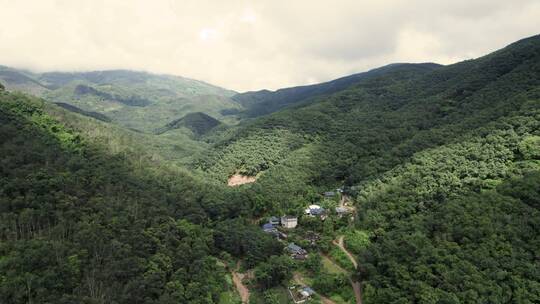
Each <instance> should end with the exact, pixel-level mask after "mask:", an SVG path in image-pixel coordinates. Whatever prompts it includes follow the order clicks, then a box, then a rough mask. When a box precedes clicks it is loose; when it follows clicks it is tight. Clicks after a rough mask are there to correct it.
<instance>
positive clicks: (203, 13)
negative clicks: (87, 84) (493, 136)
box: [0, 0, 540, 91]
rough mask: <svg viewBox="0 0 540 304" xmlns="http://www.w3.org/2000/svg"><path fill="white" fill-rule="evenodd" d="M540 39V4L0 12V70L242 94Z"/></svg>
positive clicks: (164, 5)
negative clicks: (119, 74) (86, 73)
mask: <svg viewBox="0 0 540 304" xmlns="http://www.w3.org/2000/svg"><path fill="white" fill-rule="evenodd" d="M539 33H540V1H538V0H512V1H509V0H452V1H442V0H441V1H439V0H401V1H397V0H396V1H393V0H386V1H382V0H372V1H367V0H350V1H349V0H332V1H323V0H287V1H282V0H259V1H241V0H215V1H204V0H196V1H191V0H145V1H143V0H34V1H30V0H17V1H13V0H0V64H2V65H8V66H14V67H22V68H28V69H32V70H36V71H50V70H62V71H71V70H78V71H80V70H96V69H116V68H126V69H137V70H146V71H150V72H156V73H169V74H175V75H181V76H185V77H190V78H195V79H200V80H204V81H207V82H210V83H212V84H216V85H220V86H223V87H226V88H230V89H234V90H238V91H244V90H254V89H262V88H270V89H275V88H279V87H285V86H291V85H300V84H309V83H315V82H321V81H325V80H330V79H333V78H336V77H339V76H343V75H347V74H351V73H355V72H361V71H365V70H368V69H370V68H374V67H377V66H381V65H384V64H388V63H392V62H425V61H432V62H438V63H445V64H446V63H453V62H456V61H460V60H464V59H470V58H475V57H478V56H481V55H483V54H486V53H488V52H491V51H494V50H496V49H498V48H501V47H503V46H505V45H507V44H509V43H511V42H513V41H515V40H518V39H520V38H524V37H527V36H531V35H535V34H539Z"/></svg>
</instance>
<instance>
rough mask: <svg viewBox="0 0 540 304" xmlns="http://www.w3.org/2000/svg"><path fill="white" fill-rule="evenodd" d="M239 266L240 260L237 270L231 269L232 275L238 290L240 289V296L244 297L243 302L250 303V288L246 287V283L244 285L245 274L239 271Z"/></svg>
mask: <svg viewBox="0 0 540 304" xmlns="http://www.w3.org/2000/svg"><path fill="white" fill-rule="evenodd" d="M239 268H240V262H238V263H237V264H236V269H235V270H231V275H232V279H233V283H234V285H235V286H236V290H238V293H239V294H240V298H241V299H242V303H244V304H247V303H249V289H248V288H247V287H246V285H244V283H242V278H243V275H242V274H241V273H238V272H237V271H238V269H239Z"/></svg>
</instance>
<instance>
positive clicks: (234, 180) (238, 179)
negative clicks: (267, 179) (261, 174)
mask: <svg viewBox="0 0 540 304" xmlns="http://www.w3.org/2000/svg"><path fill="white" fill-rule="evenodd" d="M256 180H257V177H256V176H247V175H242V174H235V175H233V176H231V177H229V180H228V182H227V185H228V186H229V187H235V186H240V185H244V184H250V183H254V182H255V181H256Z"/></svg>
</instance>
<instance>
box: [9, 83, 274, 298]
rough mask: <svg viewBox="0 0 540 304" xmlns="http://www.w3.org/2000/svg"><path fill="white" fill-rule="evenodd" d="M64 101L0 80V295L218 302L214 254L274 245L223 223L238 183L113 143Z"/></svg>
mask: <svg viewBox="0 0 540 304" xmlns="http://www.w3.org/2000/svg"><path fill="white" fill-rule="evenodd" d="M63 111H64V110H62V109H60V108H56V107H54V106H52V105H49V104H46V103H44V101H42V100H39V99H35V98H30V97H27V96H25V95H21V94H12V93H7V92H6V91H4V90H3V88H2V87H0V122H1V125H0V155H2V160H1V162H0V181H1V182H0V219H1V220H0V240H1V241H0V302H1V303H201V304H202V303H218V302H219V301H220V298H221V297H222V296H223V294H227V293H229V290H231V288H232V286H231V283H227V282H229V281H230V279H227V276H228V271H226V269H225V268H224V265H223V264H222V263H221V262H220V261H218V259H217V258H216V257H221V256H223V255H224V254H225V255H226V252H229V254H235V255H236V256H239V257H241V256H244V255H247V256H249V260H250V261H251V263H253V265H256V264H257V263H260V262H264V261H265V260H266V259H267V258H268V256H269V255H271V254H276V253H277V254H279V252H280V251H281V247H280V246H276V244H275V243H274V242H275V241H274V240H272V239H271V238H270V237H269V236H267V235H265V234H263V233H262V232H261V231H260V230H259V229H257V228H255V227H251V226H250V225H249V224H247V223H246V222H245V221H242V220H235V227H236V229H235V231H232V232H228V231H227V230H225V231H223V230H222V229H226V228H227V226H224V225H223V224H220V223H221V221H225V220H227V219H229V218H232V217H238V216H241V215H244V216H245V217H246V218H247V217H249V213H248V211H247V208H246V207H245V206H244V205H243V203H242V202H243V201H244V200H242V199H241V197H240V196H238V195H237V194H234V193H232V192H230V191H228V190H227V189H224V188H216V187H213V186H211V185H205V184H204V183H203V182H201V181H199V180H197V179H195V178H194V177H192V176H191V175H190V174H188V173H187V172H185V171H183V170H176V169H174V168H169V167H168V166H162V165H161V164H160V163H159V162H153V161H152V158H151V157H149V156H145V155H144V152H143V151H141V150H135V151H131V150H128V149H120V150H118V151H115V149H111V147H110V146H109V143H100V140H101V139H103V138H104V137H103V136H90V133H79V132H77V131H76V130H74V129H73V128H70V127H67V126H66V125H65V124H64V123H61V122H60V121H59V120H58V119H56V118H54V117H55V116H62V115H67V116H63V118H64V119H66V121H69V119H70V118H73V117H71V116H73V115H76V114H73V113H67V112H66V113H64V114H60V113H62V112H63ZM59 112H60V113H59ZM79 118H80V119H82V120H84V119H90V118H84V117H82V116H79ZM74 125H75V126H77V123H75V124H74ZM225 232H227V234H226V235H225V236H224V233H225ZM240 234H242V235H247V234H249V235H250V237H249V240H250V241H249V242H247V243H246V242H244V241H243V240H244V239H245V237H243V236H240ZM240 242H242V243H243V244H242V247H241V248H242V249H241V250H239V248H240ZM225 258H226V256H225ZM225 262H227V260H225Z"/></svg>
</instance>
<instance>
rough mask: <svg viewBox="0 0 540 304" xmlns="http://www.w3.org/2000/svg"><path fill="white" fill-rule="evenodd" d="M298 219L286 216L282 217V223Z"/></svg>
mask: <svg viewBox="0 0 540 304" xmlns="http://www.w3.org/2000/svg"><path fill="white" fill-rule="evenodd" d="M297 219H298V217H296V216H294V215H284V216H282V217H281V220H282V221H288V220H297Z"/></svg>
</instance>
